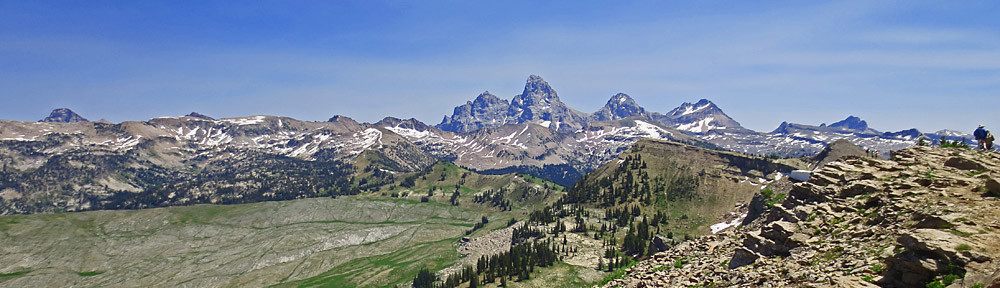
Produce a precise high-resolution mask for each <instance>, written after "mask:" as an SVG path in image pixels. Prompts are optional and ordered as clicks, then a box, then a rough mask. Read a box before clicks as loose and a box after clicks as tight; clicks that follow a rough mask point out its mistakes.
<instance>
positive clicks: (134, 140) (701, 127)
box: [0, 75, 971, 214]
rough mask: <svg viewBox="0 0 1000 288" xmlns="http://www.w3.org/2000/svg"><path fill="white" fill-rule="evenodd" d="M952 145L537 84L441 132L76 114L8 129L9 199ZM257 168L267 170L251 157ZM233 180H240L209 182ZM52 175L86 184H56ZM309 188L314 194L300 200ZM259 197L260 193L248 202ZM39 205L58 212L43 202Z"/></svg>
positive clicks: (272, 190) (480, 104) (86, 203)
mask: <svg viewBox="0 0 1000 288" xmlns="http://www.w3.org/2000/svg"><path fill="white" fill-rule="evenodd" d="M942 136H944V137H946V138H947V139H961V138H966V139H968V138H971V137H969V135H967V134H963V133H959V132H954V131H947V130H943V131H938V132H935V133H922V132H920V131H918V130H916V129H910V130H904V131H898V132H879V131H877V130H874V129H872V128H870V127H869V126H868V123H866V122H865V121H864V120H861V119H860V118H858V117H853V116H851V117H847V119H844V120H843V121H838V122H835V123H833V124H831V125H819V126H814V125H805V124H794V123H787V122H786V123H782V124H781V125H780V126H779V127H778V128H777V129H775V130H774V131H771V132H768V133H764V132H757V131H752V130H749V129H746V128H744V127H742V126H741V125H740V124H739V122H737V121H736V120H734V119H732V118H731V117H729V116H728V115H726V114H725V113H724V112H723V111H722V109H721V108H719V107H718V106H717V105H716V104H715V103H712V102H711V101H709V100H707V99H701V100H699V101H697V102H695V103H683V104H681V105H680V106H679V107H677V108H675V109H673V110H671V111H669V112H667V113H665V114H663V113H658V112H650V111H648V110H647V109H645V108H643V107H642V106H640V105H639V104H638V103H636V101H635V100H634V99H632V98H631V97H630V96H629V95H626V94H624V93H618V94H615V95H614V96H612V97H611V98H610V99H609V100H608V102H607V104H606V105H605V106H604V107H602V108H600V109H599V110H597V111H595V112H594V113H583V112H580V111H578V110H575V109H572V108H570V107H568V106H567V105H566V104H564V103H563V102H562V101H560V98H559V96H558V94H557V92H556V90H555V89H553V88H552V87H551V86H550V85H549V84H548V83H547V82H546V81H545V80H543V79H542V78H541V77H539V76H535V75H532V76H530V77H528V80H527V81H526V83H525V86H524V89H523V92H522V93H521V94H519V95H516V96H514V97H513V98H512V99H511V100H510V101H507V100H504V99H501V98H499V97H497V96H494V95H493V94H490V93H489V92H484V93H481V94H480V95H479V96H478V97H476V99H475V100H474V101H471V102H467V103H466V104H463V105H459V106H458V107H456V108H455V109H454V113H453V114H452V115H451V116H446V117H444V119H443V120H442V122H441V123H439V124H437V125H435V126H431V125H427V124H425V123H422V122H420V121H418V120H416V119H397V118H392V117H387V118H385V119H383V120H381V121H379V122H376V123H359V122H357V121H354V120H353V119H350V118H348V117H345V116H334V117H332V118H330V119H329V120H328V121H326V122H313V121H301V120H296V119H292V118H288V117H277V116H248V117H237V118H225V119H214V118H212V117H209V116H206V115H202V114H199V113H191V114H188V115H186V116H182V117H160V118H154V119H150V120H148V121H127V122H122V123H117V124H114V123H107V122H106V121H99V122H90V121H87V120H86V119H85V118H83V117H81V116H80V115H77V114H76V113H74V112H73V111H71V110H69V109H65V108H61V109H56V110H54V111H53V112H52V114H51V115H50V116H49V117H47V118H45V119H43V120H42V121H40V122H21V121H11V120H0V163H2V164H0V165H2V170H0V171H3V177H2V179H0V180H2V181H0V196H2V199H3V200H4V201H3V203H5V205H4V206H5V207H3V209H4V210H3V213H4V214H7V213H31V212H39V211H52V209H56V210H60V209H63V210H70V211H72V210H86V209H98V208H101V207H103V208H115V207H133V206H143V205H147V206H162V205H168V206H169V205H173V204H171V203H174V204H182V203H216V202H247V201H250V200H248V198H252V199H258V198H263V199H288V198H296V197H302V196H309V195H313V194H319V193H320V192H323V193H334V194H336V193H342V194H350V193H356V192H357V191H349V190H351V188H348V187H352V185H350V184H345V183H347V182H350V181H353V182H351V183H354V184H353V186H354V187H356V186H358V185H357V184H358V182H357V181H358V180H357V179H354V178H352V177H351V176H352V175H354V174H356V173H357V172H358V171H361V170H365V169H367V171H366V172H368V171H371V170H372V169H382V170H385V171H395V172H413V171H419V170H421V169H424V168H426V167H429V166H430V165H432V164H433V163H435V162H437V161H450V162H453V163H455V164H457V165H460V166H463V167H466V168H469V169H472V170H474V171H476V172H480V173H485V174H505V173H511V172H521V173H526V174H530V175H533V176H538V177H542V178H546V179H549V180H552V181H554V182H557V183H560V184H562V185H571V184H573V183H574V182H575V181H576V180H577V179H579V178H580V177H581V176H582V175H583V174H585V173H586V172H588V171H591V170H593V169H595V168H597V167H598V166H600V165H602V164H603V163H606V162H608V161H610V160H612V159H615V157H617V156H618V155H619V154H620V153H622V152H623V151H625V150H627V149H628V148H629V147H631V146H632V144H633V143H635V142H636V141H638V140H640V139H644V138H650V139H656V140H670V141H675V142H682V143H687V144H691V145H696V146H701V147H706V148H711V149H719V150H731V151H735V152H739V153H744V154H749V155H759V156H776V157H798V156H812V155H815V154H816V153H818V152H819V151H820V150H821V149H822V148H823V147H824V146H826V145H827V144H828V143H832V142H833V141H836V140H838V139H845V140H847V141H850V142H852V143H854V144H856V145H859V146H862V147H865V148H868V149H873V150H877V151H883V155H885V154H886V153H884V152H888V151H891V150H896V149H901V148H906V147H910V146H914V145H915V144H916V143H917V142H918V139H919V138H920V137H925V138H927V140H928V142H931V143H933V142H934V141H935V140H936V139H940V138H941V137H942ZM241 159H242V160H244V161H243V162H240V161H241ZM253 159H256V160H260V159H269V160H267V161H258V162H253V161H249V160H253ZM237 164H238V165H237ZM267 165H270V166H267ZM317 165H318V166H322V167H324V168H322V169H320V170H323V171H327V173H331V174H336V175H335V176H336V177H334V178H333V180H330V179H327V180H322V181H320V180H317V179H316V178H310V177H307V176H304V175H308V174H309V173H311V172H307V171H305V170H301V171H299V170H296V172H294V173H299V174H297V175H280V174H282V173H285V172H288V171H284V172H274V173H268V174H266V175H259V174H257V173H256V172H253V171H254V170H255V169H261V168H267V167H270V168H274V167H298V168H301V169H305V167H311V168H309V169H313V168H316V167H315V166H317ZM265 166H267V167H265ZM126 168H127V169H126ZM123 169H124V170H123ZM324 169H325V170H324ZM66 171H73V172H66ZM352 171H353V172H352ZM300 172H301V173H300ZM213 173H215V174H213ZM227 173H228V174H233V173H235V174H238V175H241V176H240V177H243V178H240V179H243V180H241V181H221V182H220V181H214V180H210V179H206V178H205V175H220V174H227ZM288 173H291V172H288ZM243 174H246V175H243ZM280 177H286V178H288V179H299V180H301V182H295V181H291V182H289V181H288V180H280ZM42 179H49V180H51V181H53V183H75V184H72V185H68V184H67V185H59V187H53V186H52V185H49V184H45V183H42V182H40V181H41V180H42ZM67 181H68V182H67ZM338 181H339V182H338ZM292 182H295V183H292ZM320 182H322V185H332V184H331V183H334V182H336V183H338V184H336V185H334V186H337V187H340V188H337V189H336V191H333V192H330V191H319V190H318V189H317V188H316V186H315V185H320V184H321V183H320ZM327 182H330V183H327ZM164 185H167V186H170V185H174V186H177V185H180V186H183V187H187V188H186V189H187V190H186V191H188V194H185V195H179V194H175V195H171V194H165V195H161V196H160V197H159V198H156V199H145V200H142V201H140V200H136V199H133V198H135V197H134V196H135V195H132V194H135V193H134V192H137V191H146V190H149V189H151V188H152V187H161V188H163V187H165V186H164ZM303 187H306V188H303ZM176 188H177V187H173V188H171V189H176ZM219 188H224V189H219ZM296 189H298V190H296ZM303 189H304V190H307V191H309V192H308V193H305V194H309V195H303V194H301V193H303V192H291V191H300V190H303ZM248 190H252V191H254V192H253V193H251V194H252V195H245V191H248ZM220 191H221V192H220ZM226 191H236V192H239V191H244V192H241V193H236V192H233V193H230V194H231V195H229V194H226ZM130 193H131V194H130ZM289 193H291V194H289ZM296 193H300V194H296ZM168 196H169V197H168ZM116 197H118V198H116ZM122 197H124V198H122ZM125 198H128V199H132V200H128V201H125V200H122V199H125ZM30 199H35V200H30ZM41 199H45V201H43V202H46V203H47V204H39V203H42V202H38V201H42V200H41ZM115 199H118V200H115ZM52 203H55V204H52ZM39 205H40V206H39ZM143 207H144V206H143Z"/></svg>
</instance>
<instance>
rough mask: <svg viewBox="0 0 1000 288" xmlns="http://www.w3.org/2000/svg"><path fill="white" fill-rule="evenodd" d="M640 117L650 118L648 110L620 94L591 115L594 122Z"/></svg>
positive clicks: (625, 95) (626, 95)
mask: <svg viewBox="0 0 1000 288" xmlns="http://www.w3.org/2000/svg"><path fill="white" fill-rule="evenodd" d="M633 116H640V117H642V118H648V116H649V115H648V114H647V113H646V109H644V108H642V106H639V104H637V103H636V102H635V100H634V99H632V97H629V96H628V94H625V93H618V94H615V96H612V97H611V99H608V103H607V104H605V105H604V107H602V108H601V110H597V112H594V114H592V115H591V119H592V120H594V121H608V120H618V119H624V118H629V117H633Z"/></svg>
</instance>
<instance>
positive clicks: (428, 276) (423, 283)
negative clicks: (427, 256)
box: [413, 268, 437, 288]
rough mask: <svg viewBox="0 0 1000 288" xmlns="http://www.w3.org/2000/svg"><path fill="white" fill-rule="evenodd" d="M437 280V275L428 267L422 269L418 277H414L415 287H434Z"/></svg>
mask: <svg viewBox="0 0 1000 288" xmlns="http://www.w3.org/2000/svg"><path fill="white" fill-rule="evenodd" d="M436 281H437V275H434V273H431V271H430V270H427V268H422V269H420V272H418V273H417V278H414V279H413V288H432V287H434V282H436Z"/></svg>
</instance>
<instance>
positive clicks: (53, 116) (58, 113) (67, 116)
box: [38, 108, 88, 123]
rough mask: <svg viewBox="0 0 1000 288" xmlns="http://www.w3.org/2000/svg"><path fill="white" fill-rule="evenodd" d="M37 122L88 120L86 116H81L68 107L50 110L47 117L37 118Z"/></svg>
mask: <svg viewBox="0 0 1000 288" xmlns="http://www.w3.org/2000/svg"><path fill="white" fill-rule="evenodd" d="M38 122H58V123H72V122H88V120H87V119H86V118H83V117H81V116H80V115H79V114H76V112H73V110H69V108H58V109H55V110H52V113H50V114H49V117H45V119H42V120H38Z"/></svg>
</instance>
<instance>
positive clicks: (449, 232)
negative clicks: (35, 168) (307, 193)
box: [0, 197, 509, 287]
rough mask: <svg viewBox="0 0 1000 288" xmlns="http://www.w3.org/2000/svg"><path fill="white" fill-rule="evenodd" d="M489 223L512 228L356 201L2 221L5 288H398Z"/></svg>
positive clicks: (457, 214)
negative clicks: (470, 232) (469, 232)
mask: <svg viewBox="0 0 1000 288" xmlns="http://www.w3.org/2000/svg"><path fill="white" fill-rule="evenodd" d="M484 215H490V216H489V217H490V220H491V221H490V225H488V226H487V229H484V230H488V229H495V228H497V227H502V226H503V225H504V223H506V222H507V220H508V219H509V217H508V216H505V214H500V213H495V212H493V214H491V212H489V211H487V210H474V209H470V208H463V207H457V206H451V205H448V204H447V203H438V202H429V203H420V202H418V201H412V200H405V199H372V198H360V197H342V198H338V199H329V198H313V199H301V200H293V201H283V202H263V203H254V204H243V205H195V206H187V207H171V208H156V209H145V210H127V211H124V210H123V211H92V212H82V213H60V214H37V215H15V216H3V217H0V243H3V245H2V246H0V286H6V287H41V286H49V287H54V286H55V287H67V286H77V287H80V286H84V287H108V286H116V287H150V286H189V287H220V286H222V287H224V286H230V287H232V286H241V287H250V286H256V287H259V286H270V285H277V286H293V287H294V286H300V287H301V286H325V287H387V286H394V285H397V284H399V283H405V282H407V281H409V280H412V279H413V277H414V275H415V274H416V272H417V271H418V270H419V269H420V268H424V267H426V268H428V269H431V270H437V269H441V268H444V267H447V266H449V265H452V264H453V263H455V262H456V261H457V260H458V257H459V256H458V254H457V253H456V251H455V247H456V246H455V245H456V242H457V240H458V239H459V238H460V237H463V236H465V231H467V230H470V229H472V227H473V225H474V224H475V223H477V222H479V221H480V219H481V218H482V217H483V216H484ZM494 226H497V227H494Z"/></svg>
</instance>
